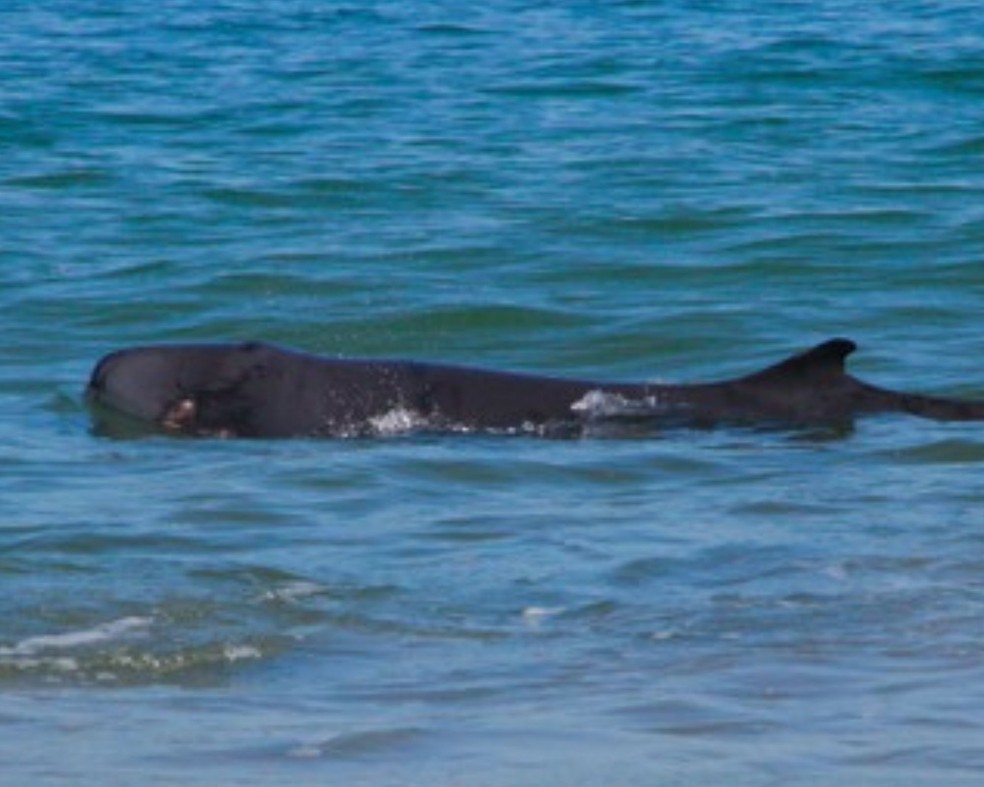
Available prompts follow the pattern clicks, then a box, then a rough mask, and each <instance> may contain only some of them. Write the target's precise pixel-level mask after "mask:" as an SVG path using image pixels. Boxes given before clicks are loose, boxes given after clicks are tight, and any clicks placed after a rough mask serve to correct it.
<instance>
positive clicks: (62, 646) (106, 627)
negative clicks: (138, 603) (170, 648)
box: [0, 617, 153, 657]
mask: <svg viewBox="0 0 984 787" xmlns="http://www.w3.org/2000/svg"><path fill="white" fill-rule="evenodd" d="M152 623H153V619H151V618H142V617H127V618H120V619H119V620H113V621H110V622H109V623H101V624H99V625H98V626H93V627H92V628H88V629H80V630H79V631H67V632H65V633H64V634H43V635H40V636H37V637H28V638H27V639H24V640H21V641H20V642H18V643H17V644H16V645H14V646H13V647H0V657H5V656H35V655H38V654H41V653H46V652H49V651H53V650H71V649H75V648H85V647H91V646H93V645H99V644H103V643H106V642H110V641H112V640H117V639H121V638H123V637H126V636H128V635H131V634H134V633H136V632H144V631H146V630H147V629H148V628H150V626H151V624H152Z"/></svg>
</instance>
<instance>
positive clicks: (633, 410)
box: [86, 339, 984, 437]
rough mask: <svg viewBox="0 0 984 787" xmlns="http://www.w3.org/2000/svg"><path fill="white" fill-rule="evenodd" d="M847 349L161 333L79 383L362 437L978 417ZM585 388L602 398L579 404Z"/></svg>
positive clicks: (243, 432) (291, 431)
mask: <svg viewBox="0 0 984 787" xmlns="http://www.w3.org/2000/svg"><path fill="white" fill-rule="evenodd" d="M855 349H856V346H855V344H854V342H852V341H850V340H848V339H831V340H830V341H827V342H824V343H823V344H819V345H817V346H816V347H813V348H812V349H810V350H807V351H806V352H803V353H800V354H798V355H794V356H792V357H790V358H787V359H786V360H784V361H781V362H780V363H777V364H775V365H774V366H770V367H768V368H766V369H764V370H762V371H759V372H756V373H754V374H749V375H747V376H744V377H738V378H734V379H731V380H723V381H720V382H713V383H695V384H687V385H657V384H647V383H608V382H601V381H593V380H576V379H565V378H558V377H544V376H538V375H531V374H515V373H510V372H500V371H494V370H490V369H481V368H472V367H467V366H450V365H442V364H432V363H420V362H415V361H404V360H373V359H337V358H325V357H321V356H316V355H311V354H308V353H303V352H298V351H296V350H289V349H286V348H282V347H278V346H275V345H270V344H265V343H260V342H249V343H246V344H186V345H160V346H149V347H135V348H130V349H124V350H120V351H118V352H114V353H111V354H110V355H107V356H106V357H105V358H103V359H102V360H101V361H99V363H98V364H97V365H96V367H95V369H94V370H93V372H92V376H91V378H90V380H89V384H88V387H87V391H86V393H87V398H88V399H89V401H90V402H92V403H94V404H96V405H98V406H100V407H102V408H108V409H110V410H114V411H117V412H120V413H123V414H125V415H127V416H130V417H131V418H134V419H137V420H138V421H140V422H144V423H146V424H151V425H153V426H155V427H156V428H159V429H161V430H163V431H165V432H171V433H176V434H186V435H197V436H217V437H302V436H303V437H314V436H324V437H333V436H334V437H337V436H350V435H363V434H374V433H379V431H380V425H381V424H392V423H403V424H411V425H414V426H421V427H423V428H427V429H432V430H433V429H438V430H442V429H447V430H457V431H484V430H489V431H532V432H540V433H551V430H554V429H556V430H559V431H561V432H564V433H567V431H568V430H574V431H575V433H576V432H577V430H579V429H580V428H581V427H583V426H584V425H585V424H586V423H588V422H593V423H596V422H597V421H598V420H599V419H605V418H612V419H616V420H617V419H618V418H619V417H625V416H626V415H628V416H631V417H632V418H633V419H635V420H637V421H645V422H646V423H648V424H651V425H652V426H653V427H656V428H658V427H659V426H663V425H674V426H714V425H717V424H749V425H753V424H769V425H779V426H814V425H846V424H850V423H851V422H853V420H854V419H855V418H857V417H858V416H863V415H870V414H876V413H907V414H910V415H915V416H920V417H923V418H933V419H937V420H943V421H976V420H984V401H959V400H955V399H947V398H942V397H933V396H922V395H919V394H909V393H900V392H896V391H890V390H887V389H884V388H878V387H876V386H873V385H869V384H867V383H865V382H862V381H861V380H858V379H857V378H855V377H852V376H851V375H850V374H848V373H847V372H846V371H845V369H844V363H845V360H846V358H847V356H848V355H850V354H851V353H852V352H854V350H855ZM598 400H600V401H603V402H605V403H607V406H606V407H594V406H592V403H593V402H595V401H598Z"/></svg>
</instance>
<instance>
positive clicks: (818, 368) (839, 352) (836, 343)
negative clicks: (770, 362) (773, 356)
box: [744, 339, 858, 383]
mask: <svg viewBox="0 0 984 787" xmlns="http://www.w3.org/2000/svg"><path fill="white" fill-rule="evenodd" d="M857 348H858V346H857V345H856V344H855V343H854V342H852V341H851V340H850V339H830V340H829V341H826V342H824V343H823V344H818V345H817V346H816V347H813V348H811V349H809V350H806V351H805V352H801V353H798V354H797V355H793V356H792V357H790V358H787V359H786V360H784V361H780V362H779V363H777V364H775V365H774V366H769V367H768V368H766V369H763V370H762V371H760V372H755V373H754V374H750V375H749V376H748V377H746V378H744V381H745V382H751V383H762V382H781V381H807V380H817V379H820V378H824V377H836V376H840V375H842V374H844V361H845V360H846V359H847V356H849V355H850V354H851V353H853V352H854V351H855V350H856V349H857Z"/></svg>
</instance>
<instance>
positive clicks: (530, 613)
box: [523, 607, 564, 626]
mask: <svg viewBox="0 0 984 787" xmlns="http://www.w3.org/2000/svg"><path fill="white" fill-rule="evenodd" d="M563 611H564V608H563V607H527V608H526V609H524V610H523V620H525V621H526V622H527V623H528V624H530V625H531V626H536V625H539V624H540V623H542V622H543V621H544V620H546V619H547V618H552V617H554V616H555V615H559V614H560V613H562V612H563Z"/></svg>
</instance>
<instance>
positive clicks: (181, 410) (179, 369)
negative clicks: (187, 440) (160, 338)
mask: <svg viewBox="0 0 984 787" xmlns="http://www.w3.org/2000/svg"><path fill="white" fill-rule="evenodd" d="M262 348H263V346H262V345H258V344H255V343H250V344H242V345H231V344H204V345H192V344H189V345H161V346H149V347H134V348H130V349H126V350H119V351H117V352H114V353H111V354H109V355H107V356H105V357H104V358H103V359H102V360H100V361H99V363H97V364H96V367H95V368H94V369H93V371H92V376H91V377H90V379H89V384H88V386H87V387H86V398H87V399H88V400H89V401H90V402H91V403H93V404H96V405H98V406H101V407H106V408H110V409H111V410H114V411H117V412H119V413H123V414H125V415H127V416H130V417H131V418H134V419H137V420H138V421H142V422H146V423H148V424H153V425H156V426H157V427H160V428H164V429H165V430H167V431H172V432H184V433H190V434H219V435H224V434H229V435H231V434H235V433H236V431H237V430H236V426H237V423H240V422H242V421H243V419H244V417H245V415H246V414H245V413H243V412H242V408H238V407H237V402H238V401H239V399H241V397H239V396H238V392H239V390H240V388H241V387H242V384H243V383H244V381H245V380H246V379H248V377H249V376H250V374H251V372H252V371H253V370H254V369H255V367H256V363H257V359H256V354H257V352H258V351H261V350H262Z"/></svg>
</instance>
